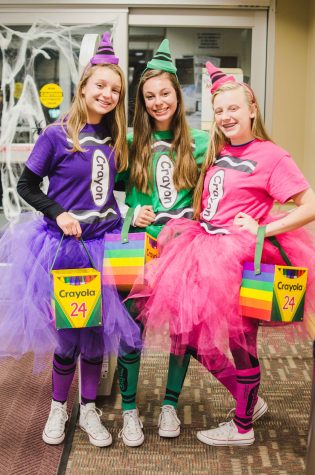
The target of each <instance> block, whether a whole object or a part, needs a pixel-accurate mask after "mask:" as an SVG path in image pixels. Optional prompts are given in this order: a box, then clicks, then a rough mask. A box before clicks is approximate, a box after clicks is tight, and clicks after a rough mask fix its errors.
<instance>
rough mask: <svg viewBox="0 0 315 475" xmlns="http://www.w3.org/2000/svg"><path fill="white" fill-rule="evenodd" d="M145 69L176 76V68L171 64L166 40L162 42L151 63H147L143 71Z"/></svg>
mask: <svg viewBox="0 0 315 475" xmlns="http://www.w3.org/2000/svg"><path fill="white" fill-rule="evenodd" d="M147 69H158V70H160V71H166V72H168V73H171V74H175V75H176V71H177V68H176V66H175V65H174V63H173V62H172V56H171V52H170V47H169V41H168V40H167V39H165V40H163V41H162V43H161V44H160V46H159V48H158V50H157V52H156V53H155V55H154V56H153V58H152V59H151V61H149V62H148V63H147V67H146V69H145V71H146V70H147Z"/></svg>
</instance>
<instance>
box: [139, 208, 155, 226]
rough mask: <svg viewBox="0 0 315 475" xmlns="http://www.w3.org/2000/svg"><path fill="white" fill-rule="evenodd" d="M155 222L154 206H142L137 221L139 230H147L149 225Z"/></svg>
mask: <svg viewBox="0 0 315 475" xmlns="http://www.w3.org/2000/svg"><path fill="white" fill-rule="evenodd" d="M154 220H155V213H154V212H153V208H152V206H149V205H146V206H141V208H140V211H139V213H138V216H137V219H136V220H135V226H137V227H139V228H146V227H147V226H148V225H149V224H151V223H153V221H154Z"/></svg>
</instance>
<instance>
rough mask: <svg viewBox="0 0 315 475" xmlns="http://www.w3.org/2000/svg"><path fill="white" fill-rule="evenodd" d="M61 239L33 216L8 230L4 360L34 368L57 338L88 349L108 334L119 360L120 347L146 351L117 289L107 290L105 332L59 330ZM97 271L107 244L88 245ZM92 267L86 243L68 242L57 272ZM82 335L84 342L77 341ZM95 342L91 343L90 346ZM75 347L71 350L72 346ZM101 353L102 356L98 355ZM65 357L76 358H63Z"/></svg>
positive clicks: (1, 331) (1, 250)
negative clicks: (55, 305)
mask: <svg viewBox="0 0 315 475" xmlns="http://www.w3.org/2000/svg"><path fill="white" fill-rule="evenodd" d="M60 239H61V233H60V232H58V231H57V230H56V231H53V230H51V229H49V231H48V228H47V224H46V222H45V219H43V218H41V217H38V216H35V215H34V214H32V213H27V214H25V215H22V217H21V218H20V220H19V222H18V223H14V224H10V225H8V227H7V229H6V231H5V233H4V234H3V236H2V237H1V240H0V262H1V271H2V276H1V277H2V278H1V281H0V288H1V295H2V297H1V300H0V302H1V303H0V307H1V308H0V315H1V317H0V356H2V357H3V356H13V357H16V358H18V357H21V356H22V355H24V354H25V353H27V352H33V353H34V355H35V368H36V367H39V366H40V362H41V361H42V360H43V361H44V358H43V357H44V356H45V355H47V353H51V352H53V351H54V350H55V349H56V347H57V346H58V344H59V340H60V338H58V332H60V331H62V333H64V332H67V334H68V335H69V337H70V334H72V333H73V335H72V336H73V338H72V337H71V340H75V341H79V342H80V341H82V342H83V341H84V340H85V338H84V336H85V334H86V333H87V332H89V335H90V336H89V338H88V340H89V345H92V346H93V341H95V342H97V341H99V333H100V331H101V332H102V334H103V342H102V343H104V353H105V354H110V353H114V354H118V353H119V348H120V347H121V346H127V347H129V348H134V349H137V348H141V345H142V340H141V336H140V330H139V327H138V325H137V324H136V323H135V322H134V321H133V319H132V318H131V317H130V316H129V313H128V312H127V310H126V308H125V307H124V305H123V304H122V302H121V300H120V298H119V295H118V293H117V290H116V288H115V287H113V286H110V285H106V283H104V282H103V285H102V302H103V305H102V309H103V310H102V311H103V315H102V316H103V327H101V328H100V327H95V328H83V329H66V330H58V331H57V330H56V329H55V322H54V316H53V312H52V306H51V285H52V283H51V276H50V268H51V265H52V263H53V259H54V257H55V254H56V250H57V247H58V244H59V242H60ZM85 244H86V247H87V249H88V251H89V253H90V255H91V257H92V259H93V260H94V262H95V264H96V267H97V269H98V270H100V271H101V270H102V261H103V247H104V246H103V240H102V239H94V240H87V241H85ZM84 267H91V263H90V261H89V258H88V256H87V254H86V252H85V250H84V248H83V246H82V243H81V242H80V241H78V240H76V239H75V238H72V237H66V238H64V240H63V242H62V245H61V247H60V250H59V253H58V256H57V259H56V262H55V265H54V269H66V268H84ZM78 333H80V334H81V335H82V336H80V337H79V338H78ZM94 334H95V338H93V335H94ZM91 342H92V343H91ZM70 347H71V345H70ZM96 353H97V351H96ZM64 356H65V357H67V356H71V355H66V354H65V355H64Z"/></svg>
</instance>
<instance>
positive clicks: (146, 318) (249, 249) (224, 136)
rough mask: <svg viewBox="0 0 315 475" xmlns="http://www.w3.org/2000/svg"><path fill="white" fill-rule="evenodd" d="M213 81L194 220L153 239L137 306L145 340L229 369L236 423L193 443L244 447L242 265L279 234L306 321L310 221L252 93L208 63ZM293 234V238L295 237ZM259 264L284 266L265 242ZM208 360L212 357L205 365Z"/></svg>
mask: <svg viewBox="0 0 315 475" xmlns="http://www.w3.org/2000/svg"><path fill="white" fill-rule="evenodd" d="M207 69H208V72H209V74H210V77H211V80H212V89H211V92H212V94H213V96H212V104H213V108H214V118H215V120H214V126H213V130H212V140H211V143H210V147H209V150H208V154H207V158H206V161H205V163H204V165H203V168H202V173H201V176H200V180H199V183H198V185H197V188H196V191H195V197H194V208H195V217H196V220H195V221H189V220H187V219H181V220H176V221H175V220H174V221H170V222H169V223H168V224H167V225H166V226H165V228H164V230H163V231H162V232H161V234H160V236H159V246H160V258H159V259H157V260H156V261H155V262H152V263H150V264H149V265H148V266H147V274H146V276H147V283H146V286H145V288H144V289H142V290H139V289H137V288H136V287H135V288H134V290H133V291H132V293H131V296H132V297H133V298H137V299H138V304H139V307H140V308H141V313H140V318H141V319H142V321H143V323H144V324H145V327H146V331H150V330H154V331H155V332H156V331H158V330H159V329H161V328H164V326H165V324H168V325H169V330H170V334H171V335H172V341H173V342H174V341H175V342H176V345H174V344H173V347H172V352H173V353H175V354H182V353H183V352H184V351H185V348H187V347H193V348H195V350H196V352H197V354H198V355H200V357H203V356H207V358H208V360H209V361H211V364H212V368H211V369H212V370H213V371H215V370H216V369H217V368H219V367H220V364H221V362H220V358H216V357H215V355H216V354H218V351H219V352H221V353H222V354H224V355H227V356H229V355H230V354H232V357H233V360H234V363H235V366H236V378H237V389H236V411H235V417H234V418H233V419H232V420H231V421H229V422H226V423H223V424H220V426H219V427H218V428H216V429H210V430H206V431H200V432H198V434H197V437H198V439H199V440H200V441H202V442H204V443H206V444H209V445H251V444H252V443H253V442H254V440H255V437H254V431H253V428H252V418H253V411H254V407H255V404H256V403H257V399H258V395H257V393H258V388H259V383H260V367H259V361H258V357H257V330H258V321H257V320H255V319H252V318H242V317H241V316H240V314H239V289H240V284H241V279H242V268H243V264H244V262H245V261H252V260H253V257H254V250H255V244H256V235H257V232H258V228H259V226H261V225H265V226H266V236H275V235H277V239H278V241H279V242H280V243H281V245H282V246H283V248H284V249H285V251H286V253H287V255H288V257H289V259H290V260H291V262H292V265H294V266H305V267H308V268H309V281H308V289H307V293H306V318H308V317H309V316H310V315H311V314H312V313H313V314H314V310H315V309H314V306H315V303H314V302H315V295H314V287H313V284H314V279H315V245H314V243H313V242H312V239H311V237H310V235H309V234H308V233H307V231H305V230H304V229H302V228H301V227H302V226H304V225H305V224H307V223H308V222H310V221H312V220H314V219H315V194H314V192H313V191H312V190H311V188H310V185H309V184H308V182H307V181H306V179H305V178H304V176H303V175H302V173H301V172H300V170H299V169H298V167H297V166H296V165H295V163H294V161H293V160H292V158H291V157H290V155H289V154H288V153H287V152H286V151H285V150H283V149H281V148H280V147H278V146H277V145H275V144H274V143H273V142H272V141H271V140H270V138H269V137H268V135H267V132H266V130H265V128H264V125H263V122H262V118H261V114H260V110H259V106H258V104H257V101H256V98H255V95H254V93H253V91H252V90H251V88H250V87H249V86H247V85H246V84H243V83H238V82H236V81H235V79H234V78H233V77H232V76H226V75H225V74H223V73H222V71H220V70H218V69H217V68H215V67H214V66H213V65H212V64H211V63H207ZM290 199H292V200H293V201H294V203H295V205H296V209H294V211H292V212H291V213H289V214H288V215H285V216H281V217H277V218H274V217H273V218H272V217H271V216H270V211H271V208H272V206H273V204H274V202H275V200H277V201H279V202H280V203H285V202H287V201H288V200H290ZM298 228H299V229H298ZM262 261H263V262H266V263H274V264H284V262H283V260H282V258H281V256H280V253H279V251H278V249H277V248H276V247H274V246H273V245H272V244H271V243H270V242H268V241H266V242H265V244H264V251H263V258H262ZM209 356H210V357H212V356H213V358H210V359H209Z"/></svg>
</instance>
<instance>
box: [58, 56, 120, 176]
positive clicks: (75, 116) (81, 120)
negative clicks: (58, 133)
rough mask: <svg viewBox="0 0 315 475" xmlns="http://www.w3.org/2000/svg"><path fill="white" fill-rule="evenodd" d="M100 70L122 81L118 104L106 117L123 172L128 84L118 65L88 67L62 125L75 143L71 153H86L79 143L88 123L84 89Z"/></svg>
mask: <svg viewBox="0 0 315 475" xmlns="http://www.w3.org/2000/svg"><path fill="white" fill-rule="evenodd" d="M99 68H107V69H111V70H112V71H114V72H115V73H116V74H118V76H119V77H120V81H121V90H120V94H119V100H118V104H117V106H116V107H115V109H114V110H112V111H111V112H109V113H108V114H106V115H105V116H104V117H105V120H106V125H107V126H108V128H109V131H110V134H111V137H112V141H113V150H114V151H115V163H116V168H117V170H118V171H123V170H126V169H127V166H128V149H127V141H126V113H125V96H126V84H125V78H124V74H123V72H122V70H121V68H120V67H119V66H117V65H116V64H97V65H95V66H91V67H87V68H86V69H85V71H84V72H83V74H82V76H81V79H80V81H79V84H78V86H77V89H76V93H75V95H74V98H73V101H72V105H71V107H70V110H69V112H68V113H67V114H65V115H64V116H63V117H62V119H61V124H62V125H63V126H64V128H65V130H66V133H67V135H68V137H69V138H70V139H71V140H72V142H73V148H72V149H71V151H72V152H84V149H83V148H82V147H81V145H80V142H79V133H80V131H81V130H82V128H83V127H84V125H85V124H86V123H87V118H88V114H87V107H86V103H85V99H84V96H83V94H82V89H83V88H84V86H85V85H86V83H87V81H88V79H89V78H90V77H91V76H92V75H93V73H94V72H95V71H96V70H97V69H99Z"/></svg>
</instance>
